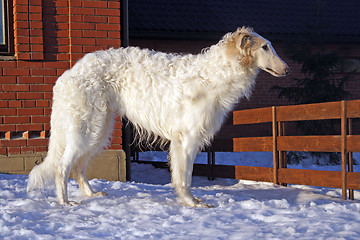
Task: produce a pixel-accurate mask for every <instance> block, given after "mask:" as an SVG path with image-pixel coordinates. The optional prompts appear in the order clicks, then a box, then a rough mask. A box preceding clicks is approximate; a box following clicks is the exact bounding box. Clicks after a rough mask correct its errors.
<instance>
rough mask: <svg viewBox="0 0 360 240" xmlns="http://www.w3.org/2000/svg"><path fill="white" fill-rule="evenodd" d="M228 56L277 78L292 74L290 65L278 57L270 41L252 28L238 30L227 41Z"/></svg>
mask: <svg viewBox="0 0 360 240" xmlns="http://www.w3.org/2000/svg"><path fill="white" fill-rule="evenodd" d="M225 46H226V54H227V56H228V57H229V58H234V57H235V58H237V59H238V60H239V62H240V64H241V65H243V66H245V67H258V68H260V69H262V70H264V71H266V72H268V73H270V74H272V75H273V76H275V77H282V76H285V75H287V74H288V73H289V72H290V68H289V67H288V65H287V64H286V63H285V62H284V61H283V60H282V59H281V58H280V57H279V56H278V55H277V53H276V51H275V50H274V48H273V47H272V46H271V43H270V41H268V40H267V39H265V38H263V37H261V36H260V35H259V34H257V33H255V32H253V31H252V29H251V28H245V27H242V28H238V29H237V31H236V32H234V33H231V34H230V36H228V38H227V40H225Z"/></svg>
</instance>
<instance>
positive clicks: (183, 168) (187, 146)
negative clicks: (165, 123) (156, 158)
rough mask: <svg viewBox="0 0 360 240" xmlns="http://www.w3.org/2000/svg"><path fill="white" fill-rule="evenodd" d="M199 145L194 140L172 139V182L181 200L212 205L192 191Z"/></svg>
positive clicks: (205, 205) (199, 204) (188, 202)
mask: <svg viewBox="0 0 360 240" xmlns="http://www.w3.org/2000/svg"><path fill="white" fill-rule="evenodd" d="M198 150H199V146H197V145H196V144H193V141H188V140H186V139H183V137H182V136H180V137H179V139H175V140H172V141H171V144H170V166H171V177H172V184H173V187H174V188H175V191H176V193H177V195H178V196H179V198H180V199H181V201H182V202H183V203H184V204H185V205H187V206H192V207H212V205H208V204H206V203H203V202H202V201H201V200H200V199H198V198H195V197H194V196H193V195H192V193H191V180H192V171H193V164H194V160H195V157H196V154H197V153H198Z"/></svg>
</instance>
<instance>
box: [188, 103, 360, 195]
mask: <svg viewBox="0 0 360 240" xmlns="http://www.w3.org/2000/svg"><path fill="white" fill-rule="evenodd" d="M354 118H360V100H354V101H341V102H328V103H319V104H305V105H294V106H280V107H268V108H259V109H250V110H242V111H235V112H234V117H233V124H234V125H241V124H258V123H269V122H270V123H272V129H271V131H272V136H268V137H242V138H234V139H233V151H234V152H244V151H249V152H260V151H272V152H273V167H272V168H267V167H247V166H221V165H214V164H212V165H210V168H211V171H212V173H213V174H214V176H215V177H232V178H235V179H244V180H253V181H263V182H273V183H274V184H283V185H286V184H300V185H311V186H322V187H334V188H342V197H343V198H344V199H347V189H349V198H350V199H354V193H353V190H354V189H357V190H360V173H359V172H353V164H354V161H353V158H352V152H360V135H352V119H354ZM327 119H340V122H341V123H340V124H341V134H340V135H332V136H329V135H326V136H286V135H285V134H284V126H285V123H286V122H293V121H308V120H327ZM286 151H310V152H340V153H341V160H342V161H341V163H342V167H341V171H320V170H303V169H288V168H287V167H286V154H284V153H286ZM210 158H211V157H210ZM194 171H195V174H199V175H205V172H204V169H203V167H200V166H199V165H198V166H195V168H194Z"/></svg>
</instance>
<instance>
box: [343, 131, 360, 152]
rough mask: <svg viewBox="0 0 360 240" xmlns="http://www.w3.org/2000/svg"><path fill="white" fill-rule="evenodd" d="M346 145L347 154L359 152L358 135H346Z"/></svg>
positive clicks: (359, 138)
mask: <svg viewBox="0 0 360 240" xmlns="http://www.w3.org/2000/svg"><path fill="white" fill-rule="evenodd" d="M346 144H347V150H348V151H349V152H360V135H348V136H347V141H346Z"/></svg>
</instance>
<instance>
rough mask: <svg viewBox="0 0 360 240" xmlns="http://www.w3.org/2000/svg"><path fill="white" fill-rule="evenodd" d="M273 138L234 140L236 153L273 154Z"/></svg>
mask: <svg viewBox="0 0 360 240" xmlns="http://www.w3.org/2000/svg"><path fill="white" fill-rule="evenodd" d="M272 140H273V138H272V137H248V138H234V143H233V145H234V152H271V151H272V147H273V142H272Z"/></svg>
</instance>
